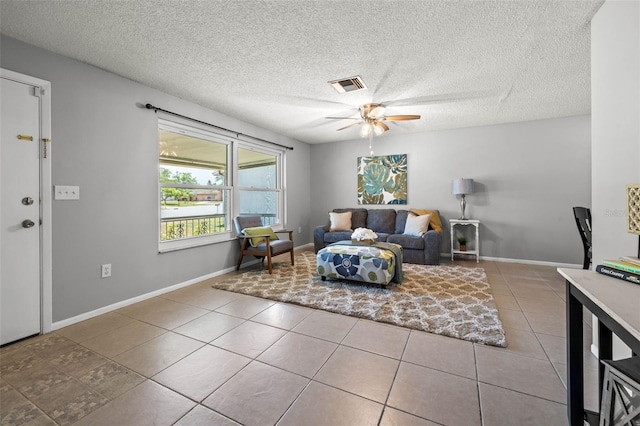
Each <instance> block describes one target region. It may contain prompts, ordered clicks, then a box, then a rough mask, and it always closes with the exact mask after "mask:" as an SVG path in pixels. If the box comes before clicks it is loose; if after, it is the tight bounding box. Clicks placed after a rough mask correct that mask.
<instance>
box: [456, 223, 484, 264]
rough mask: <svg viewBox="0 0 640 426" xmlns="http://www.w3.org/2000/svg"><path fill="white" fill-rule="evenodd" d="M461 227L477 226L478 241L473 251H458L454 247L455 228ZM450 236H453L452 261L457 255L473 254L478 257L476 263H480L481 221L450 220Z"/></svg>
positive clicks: (475, 242)
mask: <svg viewBox="0 0 640 426" xmlns="http://www.w3.org/2000/svg"><path fill="white" fill-rule="evenodd" d="M456 225H460V226H475V228H476V240H475V241H474V245H473V250H467V251H461V250H456V249H455V246H454V245H453V241H454V239H455V238H454V235H455V227H456ZM449 226H450V227H451V229H450V234H451V261H453V256H454V255H455V254H473V255H475V256H476V263H480V221H479V220H475V219H451V220H449Z"/></svg>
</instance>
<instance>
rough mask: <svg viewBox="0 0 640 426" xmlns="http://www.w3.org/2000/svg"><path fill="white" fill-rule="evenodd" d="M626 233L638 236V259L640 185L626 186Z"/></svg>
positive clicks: (639, 248) (639, 243)
mask: <svg viewBox="0 0 640 426" xmlns="http://www.w3.org/2000/svg"><path fill="white" fill-rule="evenodd" d="M627 232H629V233H630V234H637V235H638V257H640V184H635V185H627Z"/></svg>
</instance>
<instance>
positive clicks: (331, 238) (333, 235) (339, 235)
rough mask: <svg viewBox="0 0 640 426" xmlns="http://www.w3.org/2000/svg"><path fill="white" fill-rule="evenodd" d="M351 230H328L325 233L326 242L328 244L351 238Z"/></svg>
mask: <svg viewBox="0 0 640 426" xmlns="http://www.w3.org/2000/svg"><path fill="white" fill-rule="evenodd" d="M350 239H351V231H346V232H344V231H338V232H327V233H326V234H324V242H325V243H327V244H331V243H336V242H338V241H343V240H350Z"/></svg>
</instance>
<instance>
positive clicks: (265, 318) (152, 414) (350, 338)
mask: <svg viewBox="0 0 640 426" xmlns="http://www.w3.org/2000/svg"><path fill="white" fill-rule="evenodd" d="M283 259H284V258H283ZM278 260H279V259H278ZM282 261H283V262H286V261H288V259H284V260H282ZM456 264H460V265H463V266H470V267H476V266H477V265H476V264H475V263H473V262H470V261H464V260H457V261H456ZM480 266H481V267H483V268H485V270H486V272H487V276H488V278H489V282H490V283H491V285H492V288H493V292H494V295H495V298H496V303H497V305H498V307H499V311H500V316H501V319H502V321H503V324H504V328H505V331H506V334H507V341H508V344H509V347H508V348H506V349H502V348H496V347H490V346H484V345H478V344H473V343H470V342H466V341H462V340H457V339H451V338H447V337H442V336H437V335H433V334H428V333H424V332H420V331H415V330H409V329H406V328H401V327H395V326H391V325H385V324H380V323H375V322H371V321H368V320H362V319H357V318H352V317H347V316H343V315H337V314H331V313H327V312H324V311H318V310H313V309H307V308H303V307H299V306H294V305H287V304H283V303H276V302H273V301H268V300H263V299H259V298H255V297H249V296H244V295H239V294H234V293H229V292H225V291H221V290H216V289H212V288H211V286H210V285H211V281H205V282H202V283H198V284H195V285H192V286H190V287H187V288H184V289H180V290H177V291H174V292H172V293H168V294H165V295H162V296H159V297H155V298H153V299H149V300H146V301H144V302H140V303H137V304H135V305H131V306H127V307H125V308H122V309H119V310H117V311H115V312H111V313H108V314H104V315H101V316H99V317H95V318H92V319H89V320H87V321H84V322H81V323H78V324H74V325H72V326H69V327H66V328H63V329H60V330H57V331H55V332H53V333H50V334H47V335H43V336H38V337H35V338H31V339H28V340H24V341H21V342H18V343H16V344H13V345H8V346H5V347H3V348H2V349H0V401H1V405H0V415H1V417H0V420H1V424H2V425H22V424H24V425H54V424H61V425H71V424H76V425H118V426H124V425H145V424H154V425H173V424H176V425H200V424H203V425H204V424H207V425H235V424H245V425H274V424H278V425H369V424H371V425H376V424H377V425H434V424H445V425H481V424H482V425H485V426H489V425H565V424H567V421H566V405H565V402H566V396H565V393H566V390H565V381H566V379H565V376H566V375H565V369H566V357H565V345H566V339H565V317H564V309H565V305H564V301H563V299H564V282H563V280H562V279H561V278H560V276H559V275H558V274H557V272H556V271H555V268H552V267H547V266H531V265H521V264H510V263H498V262H482V263H481V264H480ZM276 267H277V266H276ZM216 279H224V277H218V278H216ZM585 320H586V321H585V324H586V326H587V327H586V328H585V342H586V343H585V362H586V367H587V372H586V375H585V376H586V378H585V382H586V384H585V386H586V388H587V389H586V390H585V398H586V404H587V406H588V407H589V408H591V409H595V408H597V399H596V398H597V372H596V368H597V362H596V360H595V359H594V358H593V357H592V356H591V355H590V354H589V352H588V346H589V343H590V342H591V334H590V333H591V330H590V328H589V321H590V320H589V316H588V314H587V313H585Z"/></svg>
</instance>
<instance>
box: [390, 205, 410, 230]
mask: <svg viewBox="0 0 640 426" xmlns="http://www.w3.org/2000/svg"><path fill="white" fill-rule="evenodd" d="M408 215H409V210H398V211H397V212H396V229H395V231H394V232H393V233H394V234H402V233H404V228H405V226H406V225H407V216H408Z"/></svg>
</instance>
